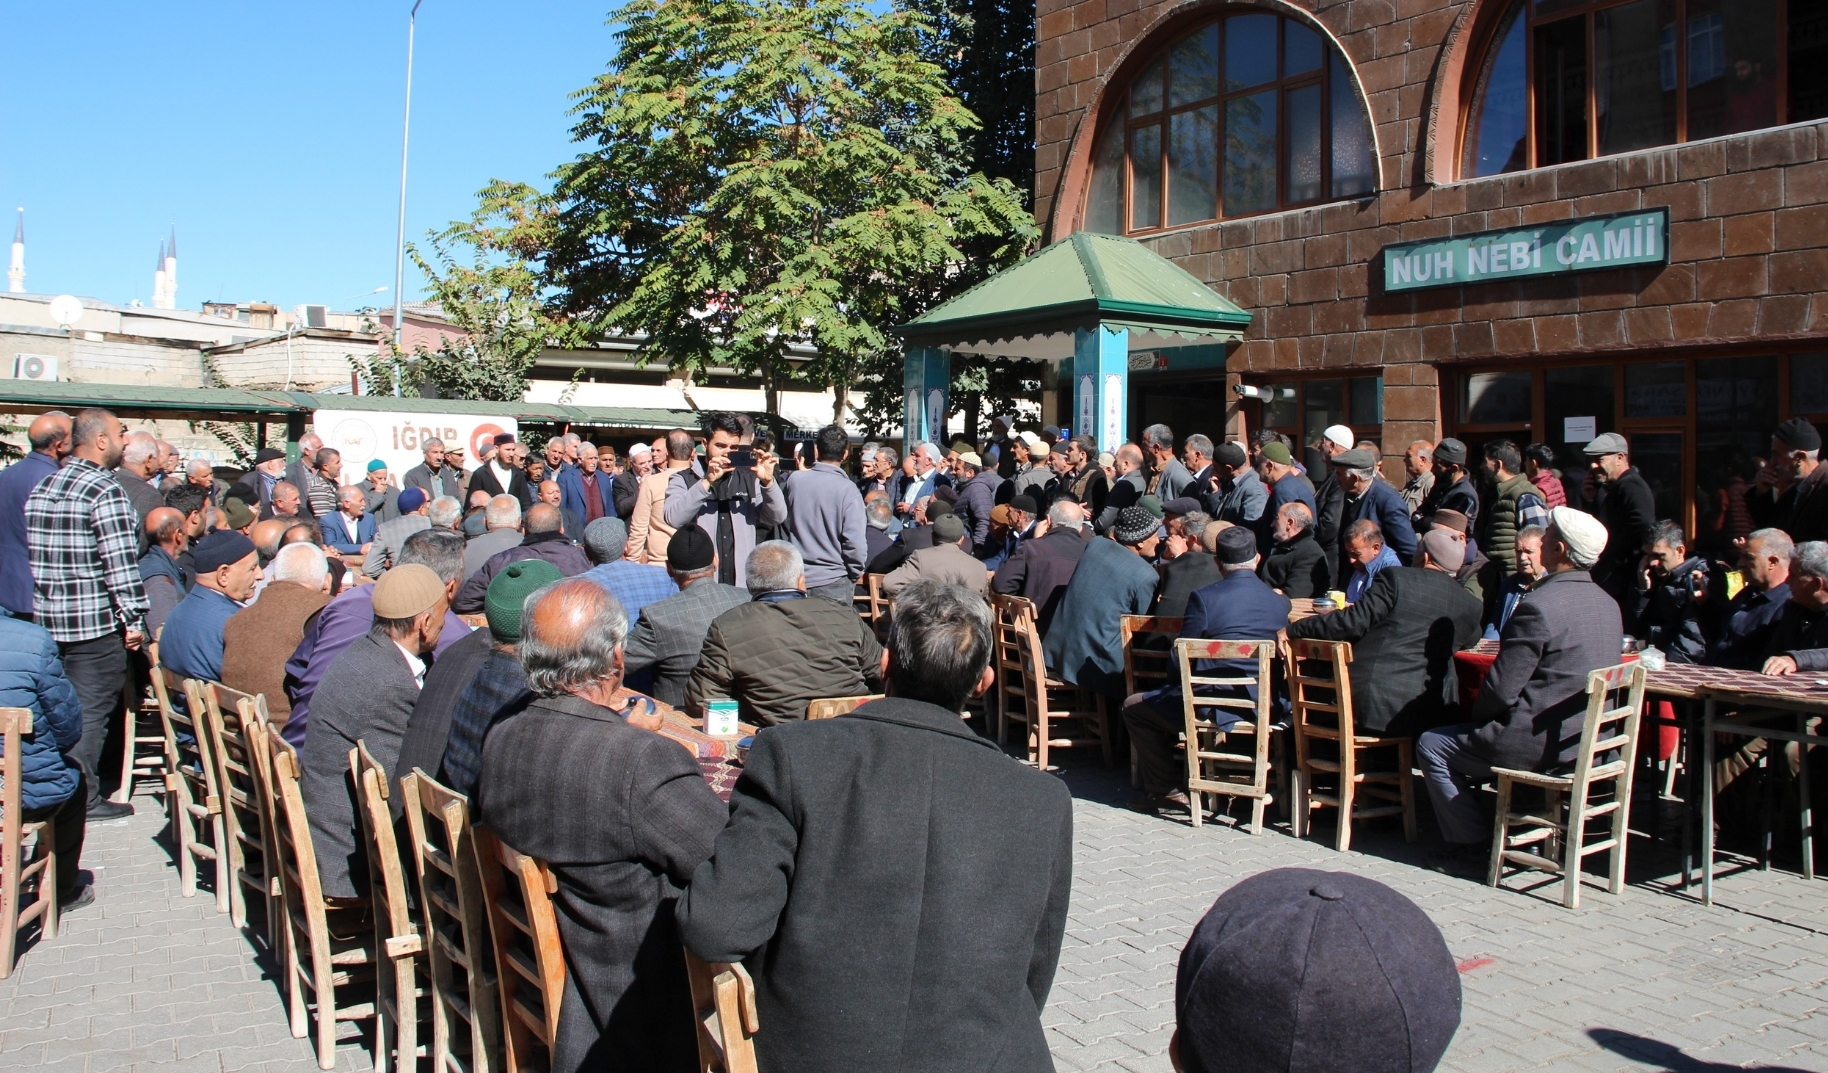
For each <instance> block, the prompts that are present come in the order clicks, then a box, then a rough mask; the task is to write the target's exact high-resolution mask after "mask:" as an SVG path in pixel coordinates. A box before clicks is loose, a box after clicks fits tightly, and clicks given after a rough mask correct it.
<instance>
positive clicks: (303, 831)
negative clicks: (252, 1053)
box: [267, 727, 375, 1069]
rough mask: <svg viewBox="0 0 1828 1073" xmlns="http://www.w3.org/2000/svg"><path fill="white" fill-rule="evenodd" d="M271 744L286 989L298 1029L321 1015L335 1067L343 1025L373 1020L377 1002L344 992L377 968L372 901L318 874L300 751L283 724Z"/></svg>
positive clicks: (322, 1052) (324, 1062) (321, 1037)
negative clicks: (331, 890)
mask: <svg viewBox="0 0 1828 1073" xmlns="http://www.w3.org/2000/svg"><path fill="white" fill-rule="evenodd" d="M267 747H268V749H269V751H270V752H271V755H272V760H273V767H272V771H273V787H274V790H275V791H276V792H277V794H278V797H279V801H280V804H281V807H282V812H281V816H280V817H278V821H277V822H276V823H275V824H274V825H273V829H274V850H275V855H276V856H277V857H278V860H279V873H280V885H281V887H283V888H284V890H285V903H286V918H287V922H288V925H289V929H290V930H289V931H288V941H287V942H286V944H285V945H286V965H285V973H286V991H287V994H288V999H289V1001H288V1006H289V1012H290V1015H291V1022H292V1035H293V1036H295V1037H297V1038H299V1039H303V1038H304V1037H305V1035H306V1034H307V1032H308V1031H309V1025H308V1023H307V1011H309V1013H310V1014H312V1015H314V1016H315V1017H316V1019H317V1041H316V1044H317V1067H318V1068H319V1069H335V1068H336V1026H337V1023H338V1022H341V1021H366V1020H368V1019H369V1018H371V1017H374V1016H375V1003H373V1002H353V1001H346V1000H345V999H344V998H343V997H341V996H339V995H338V994H337V990H338V989H339V988H341V989H343V990H344V991H345V992H347V991H349V990H351V989H352V988H354V987H357V986H359V985H367V984H371V983H372V982H373V980H374V976H375V949H374V934H375V933H374V927H373V925H372V923H371V922H370V921H369V919H368V915H369V908H368V903H367V902H356V903H349V902H344V901H342V900H340V899H339V900H338V901H337V902H331V901H329V900H328V899H326V898H325V897H324V888H323V885H322V883H321V882H320V881H319V879H318V871H317V849H316V847H315V846H313V845H312V843H311V824H310V821H309V820H308V819H306V817H305V800H304V796H303V794H302V793H300V791H299V787H298V778H299V766H298V753H297V752H296V751H295V750H293V748H292V746H291V745H289V744H287V742H286V740H285V739H284V738H282V737H280V736H279V731H278V730H277V729H275V728H271V727H269V728H268V730H267Z"/></svg>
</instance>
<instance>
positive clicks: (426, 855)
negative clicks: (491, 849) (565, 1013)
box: [402, 768, 502, 1073]
mask: <svg viewBox="0 0 1828 1073" xmlns="http://www.w3.org/2000/svg"><path fill="white" fill-rule="evenodd" d="M412 774H413V784H414V786H413V788H414V790H415V791H416V792H415V793H414V794H413V795H412V796H411V797H409V798H407V799H406V823H407V828H408V830H410V831H411V832H412V838H413V847H412V849H413V865H414V869H415V871H416V872H417V873H418V879H419V906H420V911H421V912H422V913H424V914H425V924H426V939H427V946H428V948H429V953H430V962H431V969H432V973H431V975H432V989H433V994H434V996H435V998H434V1001H436V1002H438V1003H439V1004H440V1006H441V1007H442V1008H443V1009H444V1011H445V1014H444V1017H445V1023H446V1024H447V1025H448V1024H449V1019H450V1018H451V1017H452V1016H455V1017H457V1018H458V1019H459V1020H462V1021H466V1022H467V1023H466V1024H464V1025H463V1026H462V1027H463V1029H464V1031H462V1032H461V1033H460V1032H459V1031H458V1029H457V1028H455V1027H450V1028H449V1032H450V1038H449V1039H448V1040H445V1041H438V1040H433V1047H434V1049H437V1048H439V1047H440V1043H441V1042H442V1044H443V1046H444V1047H445V1048H448V1049H449V1051H450V1052H451V1053H453V1054H457V1055H461V1056H462V1057H463V1064H464V1066H465V1068H466V1069H467V1070H469V1073H494V1071H495V1070H497V1069H498V1068H499V1064H498V1063H499V1056H500V1055H501V1050H502V1042H501V1002H500V993H499V991H498V990H497V985H496V973H495V970H494V969H493V967H492V963H493V961H494V951H493V949H492V940H491V938H490V936H489V922H488V906H487V903H486V901H485V897H484V894H483V889H482V868H481V864H480V861H479V860H478V857H477V850H476V839H475V836H474V832H473V829H472V828H471V826H470V799H469V798H467V797H465V796H464V795H462V794H460V793H458V792H457V791H455V790H453V789H451V788H450V787H448V786H445V785H443V784H441V783H439V782H438V780H437V779H434V778H432V777H431V776H430V775H427V774H426V773H425V769H424V768H414V769H413V772H412ZM402 785H404V783H403V784H402ZM453 999H455V1000H456V1001H455V1002H453V1001H452V1000H453ZM435 1030H436V1021H435V1022H434V1031H435ZM466 1050H467V1053H465V1052H466Z"/></svg>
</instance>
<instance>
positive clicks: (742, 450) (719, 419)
mask: <svg viewBox="0 0 1828 1073" xmlns="http://www.w3.org/2000/svg"><path fill="white" fill-rule="evenodd" d="M742 435H743V423H742V422H741V421H740V420H738V418H737V415H736V414H733V413H730V412H728V411H721V410H720V411H714V412H712V413H709V414H706V415H705V475H704V476H703V477H702V478H701V477H699V476H698V475H697V474H696V473H694V472H693V471H692V470H690V469H683V470H679V471H677V472H675V473H674V474H673V476H672V479H671V480H670V481H669V482H668V484H667V490H666V506H665V507H664V509H663V511H662V513H663V514H664V516H665V518H666V523H667V524H668V525H670V526H673V527H674V528H675V529H678V528H683V527H684V526H687V525H697V526H698V527H699V528H701V529H703V530H704V531H705V533H706V534H707V535H709V536H710V537H711V540H712V543H713V544H714V545H715V546H716V548H717V564H718V565H717V580H719V581H721V582H723V583H724V584H726V585H738V586H740V585H742V584H743V581H744V577H743V573H744V571H743V565H744V563H746V562H747V561H748V559H749V552H750V551H752V550H753V549H754V548H755V545H756V534H755V530H756V526H758V525H761V526H778V525H783V524H785V523H786V521H787V500H786V499H785V497H783V496H782V494H781V486H780V483H779V482H778V481H776V480H775V479H774V476H775V474H774V471H775V465H776V463H777V459H776V458H775V456H774V455H773V454H772V453H770V452H767V451H757V450H754V449H753V448H749V447H744V446H741V441H742Z"/></svg>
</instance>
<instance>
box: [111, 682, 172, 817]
mask: <svg viewBox="0 0 1828 1073" xmlns="http://www.w3.org/2000/svg"><path fill="white" fill-rule="evenodd" d="M156 675H157V672H156V671H155V672H154V676H155V677H156ZM137 677H138V676H137V675H136V674H134V673H132V672H129V673H128V675H127V684H126V685H125V686H123V687H122V689H121V701H122V704H121V784H120V786H119V787H118V788H117V789H116V790H115V791H114V794H113V795H112V796H110V797H109V798H108V800H110V801H131V800H133V788H134V785H135V783H136V782H137V781H138V780H140V779H156V780H158V783H159V785H160V786H161V787H163V786H164V785H165V773H166V771H167V768H166V767H165V735H164V734H163V733H162V732H159V730H160V726H159V722H160V714H161V713H160V711H159V706H158V700H157V698H156V697H154V699H153V703H152V706H151V709H150V710H148V707H147V704H146V699H147V698H146V694H145V693H144V692H142V691H139V690H136V689H134V688H133V687H134V680H135V678H137ZM148 724H151V725H148Z"/></svg>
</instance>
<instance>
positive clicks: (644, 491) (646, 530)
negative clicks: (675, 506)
mask: <svg viewBox="0 0 1828 1073" xmlns="http://www.w3.org/2000/svg"><path fill="white" fill-rule="evenodd" d="M672 476H673V470H672V469H671V468H668V469H665V470H662V471H661V472H659V473H650V474H648V475H647V476H645V477H643V478H641V489H640V491H638V492H636V493H635V507H634V509H633V510H631V511H629V519H628V552H627V557H628V558H630V559H633V560H635V561H636V562H638V563H654V564H657V565H660V566H665V565H666V546H667V544H668V543H670V542H671V541H672V539H673V527H672V526H670V525H668V524H666V517H665V513H664V512H665V509H666V485H667V481H668V480H670V479H671V478H672Z"/></svg>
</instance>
